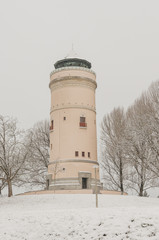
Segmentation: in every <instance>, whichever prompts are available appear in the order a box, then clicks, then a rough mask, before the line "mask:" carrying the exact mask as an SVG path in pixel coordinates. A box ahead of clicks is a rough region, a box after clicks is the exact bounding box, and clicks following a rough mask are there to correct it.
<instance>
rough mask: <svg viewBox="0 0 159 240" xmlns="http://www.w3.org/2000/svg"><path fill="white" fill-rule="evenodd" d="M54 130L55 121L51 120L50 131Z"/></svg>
mask: <svg viewBox="0 0 159 240" xmlns="http://www.w3.org/2000/svg"><path fill="white" fill-rule="evenodd" d="M53 129H54V120H51V126H50V130H53Z"/></svg>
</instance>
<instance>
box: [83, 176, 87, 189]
mask: <svg viewBox="0 0 159 240" xmlns="http://www.w3.org/2000/svg"><path fill="white" fill-rule="evenodd" d="M86 188H87V178H82V189H86Z"/></svg>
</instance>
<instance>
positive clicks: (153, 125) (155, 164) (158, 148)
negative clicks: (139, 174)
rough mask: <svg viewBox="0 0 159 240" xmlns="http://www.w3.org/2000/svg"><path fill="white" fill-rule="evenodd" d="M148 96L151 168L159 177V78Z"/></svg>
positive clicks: (149, 90)
mask: <svg viewBox="0 0 159 240" xmlns="http://www.w3.org/2000/svg"><path fill="white" fill-rule="evenodd" d="M147 97H148V99H149V104H151V111H150V112H149V119H150V120H149V126H148V127H149V129H150V130H151V133H150V134H149V145H150V148H151V161H150V163H149V169H150V170H151V171H152V172H153V173H154V174H155V175H156V176H158V177H159V80H158V81H156V82H153V83H152V84H151V86H150V88H149V89H148V92H147Z"/></svg>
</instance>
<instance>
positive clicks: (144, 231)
mask: <svg viewBox="0 0 159 240" xmlns="http://www.w3.org/2000/svg"><path fill="white" fill-rule="evenodd" d="M39 239H40V240H64V239H67V240H71V239H73V240H74V239H78V240H82V239H88V240H91V239H94V240H97V239H100V240H102V239H106V240H108V239H109V240H119V239H120V240H124V239H129V240H130V239H131V240H139V239H141V240H147V239H150V240H159V199H157V198H139V197H131V196H113V195H112V196H111V195H99V208H98V209H96V208H95V196H94V195H35V196H17V197H13V198H6V197H1V198H0V240H39Z"/></svg>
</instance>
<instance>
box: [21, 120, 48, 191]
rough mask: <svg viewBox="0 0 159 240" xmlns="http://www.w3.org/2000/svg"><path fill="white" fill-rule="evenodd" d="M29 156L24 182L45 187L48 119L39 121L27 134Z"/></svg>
mask: <svg viewBox="0 0 159 240" xmlns="http://www.w3.org/2000/svg"><path fill="white" fill-rule="evenodd" d="M27 147H28V150H29V158H28V162H27V166H26V172H27V177H26V179H25V182H26V183H29V184H31V185H32V186H42V187H46V175H47V169H48V163H49V149H50V130H49V121H47V120H45V121H40V122H38V123H36V124H35V125H34V127H33V128H32V129H30V130H29V131H28V134H27Z"/></svg>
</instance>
